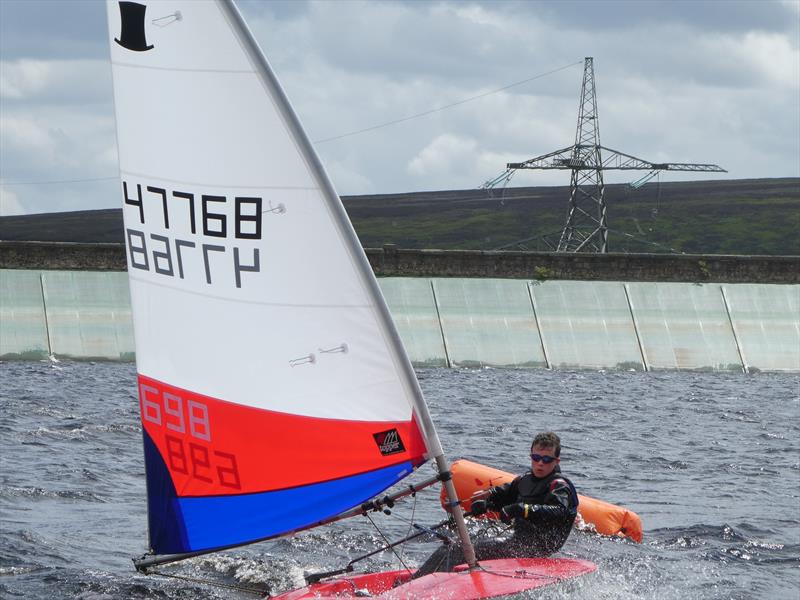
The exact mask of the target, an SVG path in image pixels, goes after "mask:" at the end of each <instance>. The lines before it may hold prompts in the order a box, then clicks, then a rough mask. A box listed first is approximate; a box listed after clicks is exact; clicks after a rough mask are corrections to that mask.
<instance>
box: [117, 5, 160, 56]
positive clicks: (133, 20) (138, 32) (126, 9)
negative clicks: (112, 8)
mask: <svg viewBox="0 0 800 600" xmlns="http://www.w3.org/2000/svg"><path fill="white" fill-rule="evenodd" d="M146 11H147V6H145V5H144V4H138V3H136V2H120V3H119V14H120V17H121V19H122V29H121V30H120V35H119V38H114V41H115V42H117V43H118V44H119V45H120V46H122V47H123V48H126V49H127V50H132V51H133V52H145V51H147V50H152V49H153V45H152V44H149V45H148V43H147V38H146V37H145V34H144V13H145V12H146Z"/></svg>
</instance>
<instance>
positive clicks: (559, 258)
mask: <svg viewBox="0 0 800 600" xmlns="http://www.w3.org/2000/svg"><path fill="white" fill-rule="evenodd" d="M366 253H367V258H368V259H369V262H370V264H371V265H372V268H373V270H374V271H375V274H376V275H377V276H379V277H468V278H484V277H495V278H504V279H533V280H539V281H544V280H550V279H553V280H584V281H682V282H695V283H702V282H707V283H710V282H715V283H783V284H790V283H800V257H798V256H723V255H708V256H704V255H689V254H565V253H555V252H482V251H473V250H403V249H398V248H396V247H394V246H388V245H387V246H385V247H383V248H368V249H367V250H366ZM0 268H2V269H45V270H79V271H80V270H86V271H124V270H126V259H125V249H124V246H122V245H120V244H81V243H67V242H48V243H45V242H13V241H0Z"/></svg>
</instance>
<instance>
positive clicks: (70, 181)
mask: <svg viewBox="0 0 800 600" xmlns="http://www.w3.org/2000/svg"><path fill="white" fill-rule="evenodd" d="M112 179H119V177H116V176H115V177H95V178H92V179H57V180H51V181H0V186H5V185H50V184H53V183H89V182H91V181H111V180H112Z"/></svg>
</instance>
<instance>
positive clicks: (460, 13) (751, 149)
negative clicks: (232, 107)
mask: <svg viewBox="0 0 800 600" xmlns="http://www.w3.org/2000/svg"><path fill="white" fill-rule="evenodd" d="M239 4H240V7H241V9H242V12H243V13H244V15H245V17H246V19H247V20H248V22H249V24H250V27H251V29H252V30H253V31H254V33H255V35H256V37H257V38H258V40H259V42H260V44H261V46H262V48H263V50H264V52H265V54H266V55H267V58H268V59H269V60H270V62H271V63H272V66H273V68H274V69H275V71H276V73H277V75H278V77H279V78H280V80H281V82H282V83H283V86H284V88H285V89H286V91H287V93H288V95H289V98H290V99H291V100H292V102H293V104H294V105H295V109H296V111H297V113H298V114H299V116H300V118H301V120H302V121H303V124H304V126H305V128H306V130H307V132H308V134H309V136H310V137H311V139H312V140H314V141H316V142H317V144H316V145H317V149H318V152H319V153H320V155H321V157H322V160H323V162H324V164H325V165H326V167H327V169H328V171H329V173H330V175H331V177H332V179H333V181H334V183H335V185H336V187H337V189H338V191H339V193H340V194H343V195H347V194H367V193H389V192H405V191H418V190H435V189H454V188H474V187H477V186H479V185H480V184H481V183H482V182H483V181H485V180H488V179H491V178H493V177H494V176H496V175H498V174H499V173H501V172H502V171H503V170H504V166H505V163H506V162H508V161H523V160H525V159H528V158H531V157H534V156H538V155H540V154H544V153H547V152H550V151H552V150H556V149H559V148H563V147H566V146H569V145H571V144H572V142H573V140H574V137H575V127H576V119H577V107H578V99H579V93H580V85H581V78H582V63H583V58H584V57H585V56H593V57H594V63H595V78H596V86H597V94H598V113H599V116H600V134H601V143H602V144H603V145H604V146H607V147H610V148H614V149H617V150H621V151H623V152H626V153H629V154H633V155H635V156H638V157H641V158H644V159H647V160H652V161H654V162H666V161H672V162H703V163H705V162H708V163H717V164H719V165H721V166H722V167H724V168H726V169H727V170H728V171H729V173H728V174H727V175H722V177H726V178H735V179H741V178H752V177H788V176H792V177H798V176H800V0H775V1H764V0H759V1H755V2H750V1H725V0H716V1H711V2H697V1H695V2H689V1H666V2H658V1H638V2H637V1H634V0H629V1H619V2H611V1H609V2H601V1H590V2H579V1H574V2H570V1H560V2H502V1H484V2H468V1H467V2H448V1H444V2H423V1H417V2H394V1H372V2H357V1H348V2H344V1H338V0H326V1H322V2H305V1H300V0H297V1H291V2H262V1H258V0H240V3H239ZM105 29H106V20H105V5H104V3H103V2H100V1H98V0H88V1H79V0H56V1H47V0H0V100H1V101H2V105H0V215H10V214H22V213H36V212H55V211H65V210H86V209H94V208H110V207H116V206H118V205H119V204H120V197H119V191H118V184H117V183H116V181H115V178H116V176H117V162H116V160H117V159H116V146H115V144H116V142H115V133H114V116H113V106H112V97H111V73H110V65H109V62H108V47H107V41H106V39H107V37H106V31H105ZM526 80H527V81H526ZM521 81H526V82H525V83H521V84H519V85H514V86H512V87H508V88H507V89H504V90H503V91H500V92H497V93H490V94H489V93H488V92H492V91H494V90H498V89H500V88H504V87H506V86H509V85H510V84H514V83H516V82H521ZM476 96H481V97H479V98H477V99H474V100H470V101H468V102H463V103H462V102H461V101H463V100H466V99H469V98H475V97H476ZM453 104H456V106H453V107H451V108H446V109H444V110H434V109H438V108H441V107H446V106H449V105H453ZM420 113H428V114H426V115H425V116H421V117H419V118H413V119H408V120H405V118H406V117H409V116H413V115H418V114H420ZM392 121H400V122H399V123H395V124H393V125H389V126H386V127H379V128H375V129H370V130H369V131H366V132H362V133H358V134H354V135H345V134H349V133H352V132H355V131H359V130H363V129H369V128H372V127H373V126H376V125H382V124H385V123H389V122H392ZM340 136H342V137H340ZM330 138H336V139H330ZM643 174H644V173H641V175H643ZM638 176H639V174H637V173H635V172H634V173H631V172H613V171H612V172H607V173H606V180H607V181H611V182H624V181H631V180H633V179H636V178H638ZM693 177H694V178H695V179H697V178H705V179H707V178H709V177H715V176H709V175H707V174H706V175H701V176H698V175H694V176H693V175H691V174H687V173H667V174H664V175H662V179H661V180H662V181H679V180H686V179H690V178H693ZM568 181H569V177H568V173H567V172H565V171H527V172H523V173H519V174H517V175H516V176H515V178H514V180H513V184H514V185H566V184H568Z"/></svg>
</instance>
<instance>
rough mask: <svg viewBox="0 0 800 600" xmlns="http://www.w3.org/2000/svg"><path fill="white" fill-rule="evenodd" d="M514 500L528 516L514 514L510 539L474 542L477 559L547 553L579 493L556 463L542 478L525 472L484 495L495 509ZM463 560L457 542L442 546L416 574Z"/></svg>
mask: <svg viewBox="0 0 800 600" xmlns="http://www.w3.org/2000/svg"><path fill="white" fill-rule="evenodd" d="M517 503H522V504H527V505H528V511H527V518H525V517H524V516H519V517H516V518H514V520H513V521H514V534H513V536H511V538H510V539H507V540H504V541H495V540H488V541H478V542H476V543H475V554H476V556H477V559H478V560H479V561H480V560H491V559H495V558H524V557H534V556H548V555H550V554H552V553H553V552H556V551H558V550H559V549H560V548H561V546H563V545H564V542H566V541H567V538H568V537H569V533H570V531H571V530H572V524H573V523H574V521H575V516H576V515H577V513H578V494H577V493H576V492H575V487H574V486H573V485H572V483H571V482H570V481H569V479H567V478H566V477H564V476H563V475H562V474H561V470H560V469H559V467H556V468H555V469H554V470H553V472H552V473H551V474H550V475H548V476H547V477H543V478H541V479H539V478H537V477H534V476H533V473H530V472H528V473H525V474H524V475H521V476H520V477H517V478H516V479H515V480H514V481H512V482H511V483H507V484H505V485H503V486H500V487H496V488H492V491H491V493H490V495H489V498H488V499H487V506H488V508H489V509H490V510H497V511H500V510H501V509H502V508H503V507H506V506H508V505H511V504H517ZM523 513H524V509H523ZM463 563H464V555H463V553H462V552H461V548H460V546H458V545H457V544H453V545H449V546H443V547H441V548H439V549H438V550H436V551H435V552H434V553H433V554H432V555H431V556H430V557H429V558H428V559H427V560H426V561H425V563H424V564H423V565H422V566H421V567H420V568H419V569H418V570H417V572H416V573H415V577H421V576H422V575H427V574H428V573H433V572H436V571H451V570H452V569H453V567H455V566H456V565H459V564H463Z"/></svg>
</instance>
